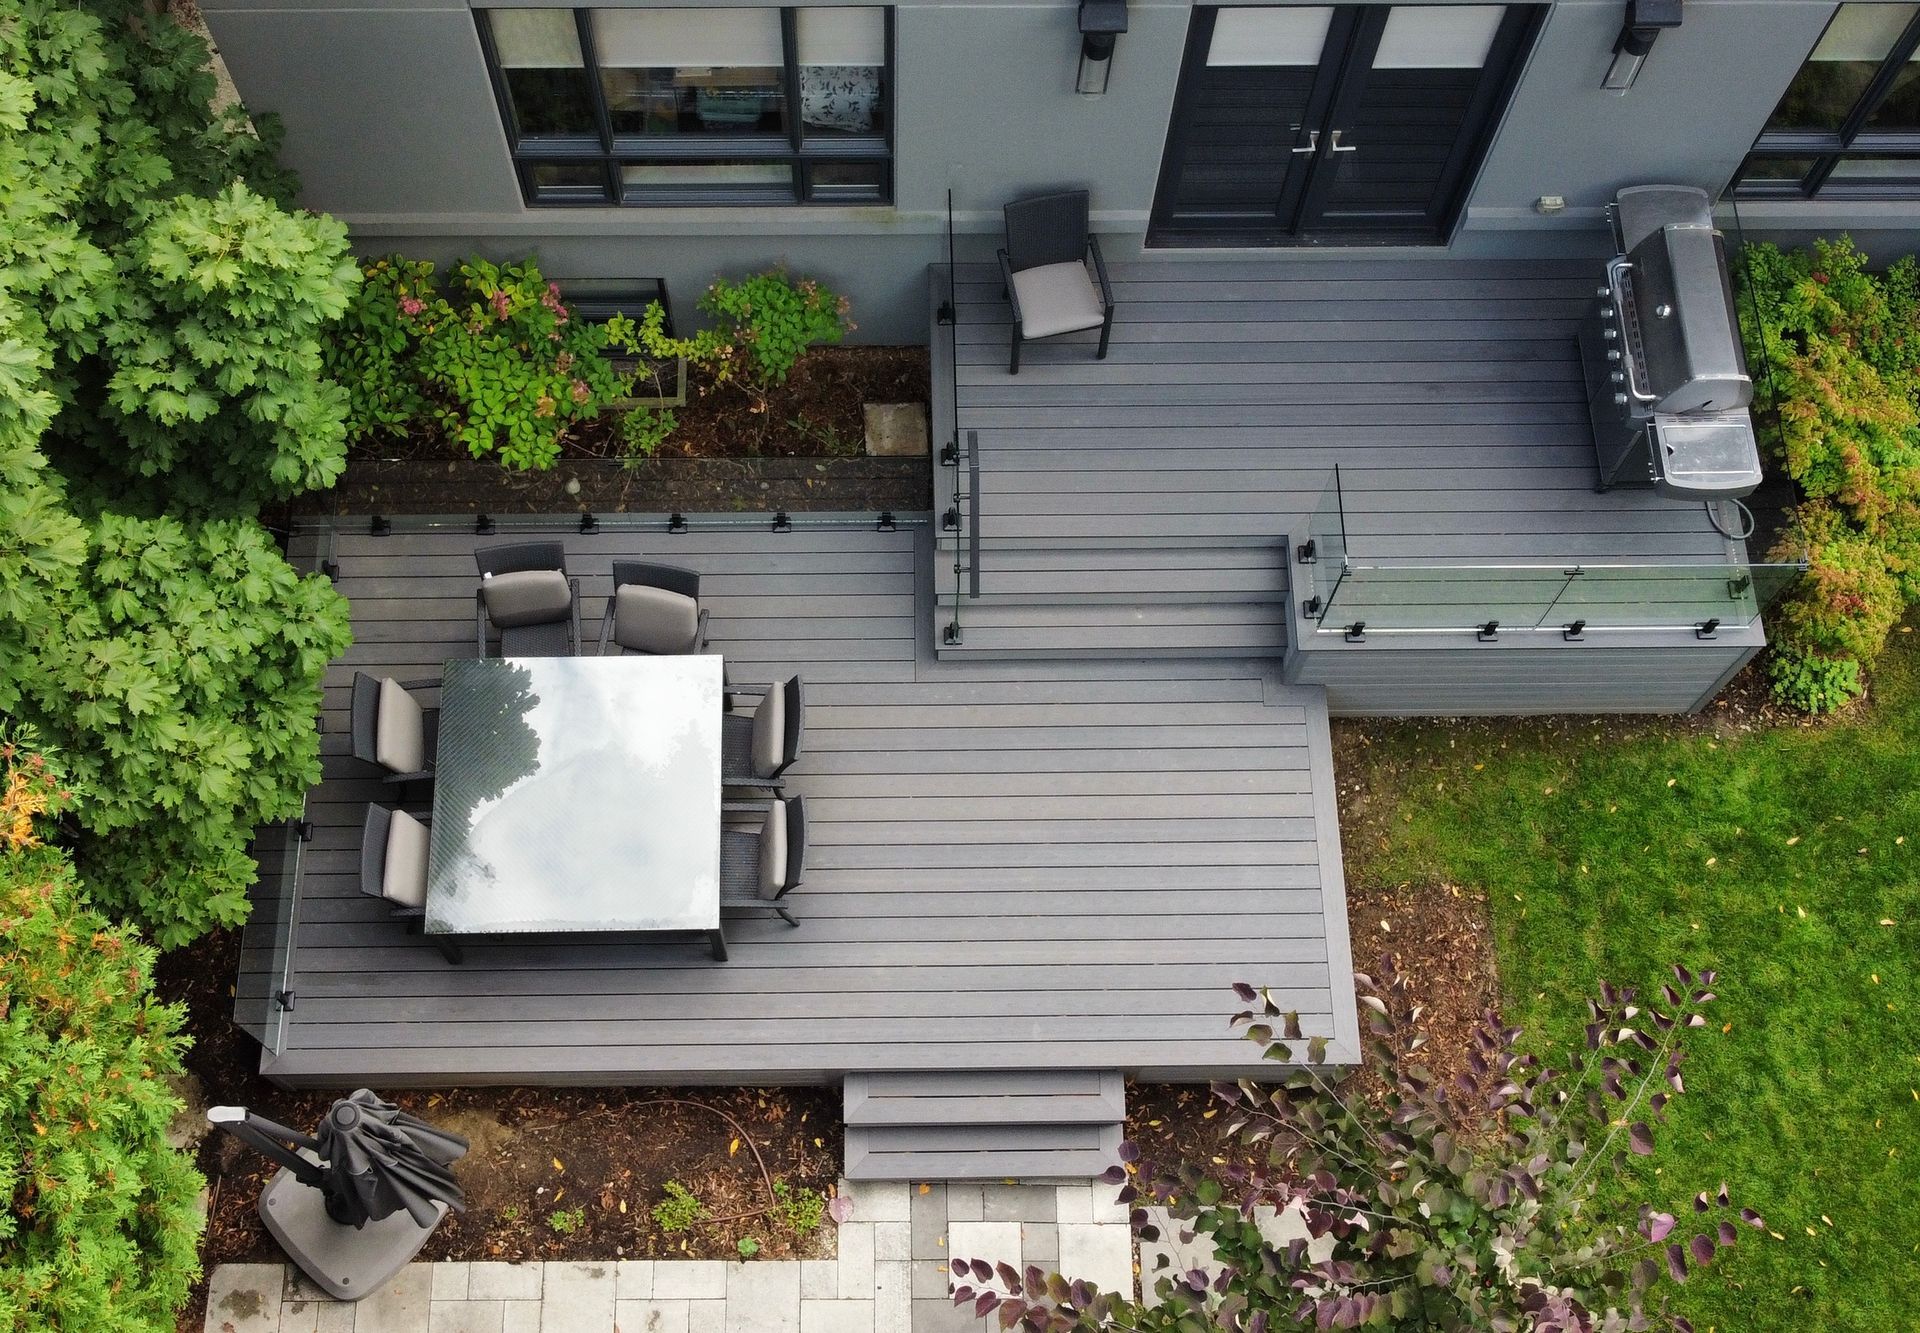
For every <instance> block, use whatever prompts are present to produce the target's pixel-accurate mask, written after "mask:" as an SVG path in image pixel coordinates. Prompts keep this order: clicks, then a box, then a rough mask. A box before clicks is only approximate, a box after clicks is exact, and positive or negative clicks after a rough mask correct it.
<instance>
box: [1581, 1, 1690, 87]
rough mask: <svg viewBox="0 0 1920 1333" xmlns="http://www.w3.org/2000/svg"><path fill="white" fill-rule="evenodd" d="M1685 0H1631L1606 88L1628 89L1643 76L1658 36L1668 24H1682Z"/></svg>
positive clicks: (1608, 69)
mask: <svg viewBox="0 0 1920 1333" xmlns="http://www.w3.org/2000/svg"><path fill="white" fill-rule="evenodd" d="M1680 4H1681V0H1627V21H1626V22H1625V23H1623V24H1621V25H1620V35H1619V37H1617V38H1615V39H1614V43H1613V63H1612V64H1610V65H1608V66H1607V77H1606V78H1604V79H1602V80H1600V86H1601V87H1602V88H1606V89H1609V90H1611V91H1613V92H1616V93H1625V92H1626V91H1627V89H1629V88H1631V87H1633V81H1634V80H1635V79H1637V78H1639V77H1640V67H1641V66H1642V65H1644V64H1646V63H1647V56H1648V54H1649V53H1650V52H1652V50H1653V43H1654V39H1655V38H1657V37H1658V36H1659V35H1660V34H1661V32H1662V31H1663V30H1665V29H1667V28H1677V27H1679V26H1680Z"/></svg>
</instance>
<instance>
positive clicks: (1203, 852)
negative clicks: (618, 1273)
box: [242, 516, 1355, 1086]
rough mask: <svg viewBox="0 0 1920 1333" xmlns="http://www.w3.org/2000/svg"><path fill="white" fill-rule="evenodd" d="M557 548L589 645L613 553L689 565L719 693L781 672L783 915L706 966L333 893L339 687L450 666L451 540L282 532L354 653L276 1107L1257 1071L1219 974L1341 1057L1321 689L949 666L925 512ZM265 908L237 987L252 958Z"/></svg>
mask: <svg viewBox="0 0 1920 1333" xmlns="http://www.w3.org/2000/svg"><path fill="white" fill-rule="evenodd" d="M664 527H665V524H664V523H654V524H651V525H649V526H647V528H646V530H624V531H605V530H603V531H601V532H599V533H596V534H592V535H581V534H578V533H575V532H571V531H569V532H567V533H566V535H565V541H566V543H567V548H568V553H569V554H568V560H569V565H570V568H571V570H572V572H574V573H576V574H577V575H579V576H580V577H581V578H582V581H583V584H584V588H585V594H586V595H585V606H584V609H585V612H586V620H585V625H586V634H587V637H588V639H589V640H591V639H592V638H593V636H594V634H595V632H596V631H597V627H598V617H599V615H600V612H601V606H602V603H603V601H604V598H605V593H606V588H607V582H608V568H609V563H610V561H611V560H613V559H614V558H616V557H635V556H640V557H648V558H657V559H663V560H670V561H673V562H675V563H679V564H684V565H688V566H691V567H694V568H697V569H699V570H700V571H701V572H702V574H703V576H704V583H703V594H704V596H705V598H706V600H707V601H708V604H709V605H710V606H711V609H712V613H713V619H712V635H713V649H714V650H715V651H718V652H720V653H722V654H724V655H725V657H726V658H727V659H728V662H729V666H730V668H731V670H732V673H733V676H734V678H735V679H736V680H740V681H753V680H766V679H771V678H774V677H775V676H778V675H784V674H787V673H790V672H798V673H800V674H801V675H802V677H803V678H804V679H805V681H806V683H807V690H808V718H807V721H808V734H807V739H806V747H805V754H804V756H803V757H802V758H801V759H800V761H799V762H798V763H796V764H795V765H794V767H793V769H792V771H791V773H790V775H789V776H790V781H791V786H792V789H793V790H795V791H797V792H799V793H802V794H804V795H806V796H807V797H808V801H809V812H810V816H811V821H812V825H813V828H812V830H811V832H812V837H811V839H810V847H809V854H808V873H807V878H806V882H805V884H804V886H803V887H802V888H801V889H799V890H797V891H796V894H795V897H794V899H793V900H792V901H793V902H794V906H795V909H796V911H797V912H798V913H799V915H800V916H801V918H802V920H803V925H802V926H801V927H800V928H799V929H797V930H796V929H790V928H788V927H787V926H785V925H783V924H781V923H780V922H778V921H777V920H771V919H761V918H760V917H759V916H758V915H755V916H752V917H742V918H739V919H732V920H730V921H729V926H728V933H729V940H730V945H731V949H732V960H731V961H730V962H728V963H725V964H716V963H713V962H712V961H710V960H709V959H708V958H707V956H706V954H705V951H704V950H703V949H702V948H700V947H699V946H698V945H693V944H689V945H678V944H645V945H643V944H621V943H573V944H563V943H562V944H552V943H543V944H512V943H501V944H475V945H471V946H469V947H468V949H467V954H466V961H465V963H464V964H463V965H461V966H451V965H449V964H447V963H446V962H445V961H443V960H442V959H441V957H440V955H439V954H438V952H437V951H436V950H435V948H434V947H433V946H432V945H431V944H430V943H428V942H427V941H426V940H424V939H423V938H421V937H420V936H417V935H408V934H406V933H405V932H404V930H403V928H402V926H401V925H400V924H399V923H396V922H394V921H392V920H390V919H389V918H388V917H387V914H386V912H385V911H384V909H383V907H382V905H381V904H379V903H378V902H376V901H374V900H371V899H368V898H366V897H364V896H363V895H362V894H361V893H360V892H359V889H358V882H357V856H358V852H357V844H358V840H359V828H360V821H361V818H362V813H363V811H364V808H365V806H366V804H367V802H369V801H370V800H380V799H389V798H390V795H391V789H389V788H385V787H383V785H382V784H381V783H379V782H378V781H376V780H373V779H372V778H370V777H369V776H367V775H366V774H365V773H364V772H363V771H361V770H360V769H359V768H358V766H357V765H355V764H354V762H353V761H352V760H351V758H350V757H349V756H347V754H346V753H345V747H346V733H347V705H348V691H349V684H350V681H351V679H352V675H353V672H354V671H355V670H367V671H371V672H376V673H380V674H391V675H395V676H398V677H400V678H403V679H406V678H413V677H419V676H423V675H425V676H430V675H432V674H433V673H434V672H435V671H437V670H438V668H439V667H440V666H441V664H442V663H443V662H445V661H446V660H448V659H450V658H453V657H458V656H467V655H471V654H472V652H473V587H474V580H475V573H474V561H473V550H474V548H475V546H476V544H482V543H486V542H489V541H496V542H497V541H508V540H513V539H514V536H512V535H508V534H505V533H503V534H502V535H500V536H497V537H492V538H484V537H476V536H474V535H473V534H472V532H471V527H470V524H469V526H467V527H466V528H465V529H464V530H462V529H458V528H454V527H451V526H449V527H447V528H443V529H440V530H436V531H432V532H407V531H396V532H394V533H392V534H391V535H387V536H372V535H369V533H368V529H367V524H366V522H365V520H342V521H341V522H340V525H339V528H338V530H337V531H329V532H328V533H327V534H325V535H324V536H323V537H321V538H319V539H317V541H318V545H317V546H316V544H315V542H316V539H311V538H302V539H301V540H300V542H299V544H298V546H297V550H299V551H302V552H306V553H307V554H308V556H309V557H310V558H312V559H315V560H317V559H319V558H321V557H323V556H325V557H330V558H331V559H333V560H335V561H337V565H338V584H339V587H340V589H341V591H342V592H344V593H345V594H346V595H347V596H348V597H349V598H350V599H351V601H352V608H353V625H354V633H355V645H354V647H353V648H352V650H351V651H350V652H349V653H348V654H347V655H346V656H345V657H343V658H342V659H341V660H339V661H338V662H336V663H334V664H333V666H332V667H331V668H330V669H329V671H328V674H327V677H326V698H325V719H324V720H325V734H324V737H323V742H324V747H323V748H324V752H325V758H324V779H323V781H322V782H321V784H320V785H319V787H318V788H316V789H315V790H314V792H313V793H312V795H311V797H310V800H309V804H308V818H309V819H310V820H311V822H312V826H313V832H312V840H311V842H309V843H308V844H307V845H306V847H305V849H304V855H303V858H302V871H301V876H300V886H299V894H298V898H297V903H296V906H295V910H294V915H295V920H294V928H293V934H292V940H293V943H292V950H293V953H292V966H291V983H290V989H291V991H292V992H293V994H292V1001H293V1008H292V1010H291V1012H289V1013H288V1014H286V1015H285V1019H286V1027H285V1034H284V1041H283V1044H282V1048H281V1049H280V1050H279V1052H278V1053H277V1054H269V1055H268V1056H266V1057H265V1059H264V1061H263V1069H264V1070H265V1072H266V1073H267V1074H268V1075H269V1076H271V1077H273V1078H275V1079H277V1080H281V1081H283V1082H286V1083H289V1084H294V1085H354V1084H358V1083H362V1082H368V1083H372V1084H375V1085H376V1086H397V1085H405V1084H409V1083H412V1084H439V1085H445V1084H448V1083H475V1082H509V1081H511V1082H519V1081H533V1082H576V1083H643V1082H655V1081H667V1082H749V1083H766V1082H778V1081H835V1080H838V1079H839V1078H841V1077H842V1076H843V1075H846V1074H848V1073H850V1072H875V1073H889V1072H896V1073H897V1072H910V1071H921V1070H926V1071H935V1070H989V1069H1001V1068H1008V1069H1032V1070H1073V1069H1087V1070H1102V1069H1108V1070H1125V1071H1128V1072H1144V1073H1149V1074H1154V1075H1161V1076H1168V1077H1179V1078H1200V1077H1208V1076H1212V1075H1214V1074H1218V1073H1223V1072H1227V1071H1231V1070H1235V1069H1244V1068H1247V1067H1249V1065H1250V1060H1249V1057H1250V1056H1251V1055H1252V1054H1253V1053H1254V1052H1253V1048H1252V1047H1250V1046H1249V1045H1248V1044H1247V1043H1245V1042H1242V1041H1239V1040H1236V1039H1234V1038H1232V1037H1231V1036H1229V1035H1228V1032H1227V1027H1226V1022H1225V1019H1226V1015H1227V1014H1228V1013H1229V1012H1231V1010H1232V1008H1233V1000H1232V996H1231V994H1230V992H1229V991H1228V989H1227V988H1228V986H1229V985H1230V983H1232V982H1234V981H1237V980H1250V981H1254V982H1259V983H1265V984H1269V985H1272V986H1274V987H1276V988H1277V989H1278V990H1279V991H1280V993H1281V994H1282V995H1283V996H1284V997H1285V1002H1286V1003H1289V1004H1295V1005H1298V1006H1299V1008H1300V1010H1301V1011H1302V1015H1303V1020H1304V1022H1305V1023H1306V1025H1307V1027H1308V1028H1309V1030H1314V1031H1320V1032H1325V1033H1329V1034H1331V1035H1332V1036H1334V1037H1335V1039H1336V1042H1335V1054H1336V1055H1339V1056H1345V1057H1349V1058H1350V1057H1351V1056H1352V1055H1353V1053H1354V1038H1355V1024H1354V1010H1353V991H1352V988H1351V985H1350V983H1349V981H1348V977H1349V973H1350V962H1349V957H1348V944H1347V936H1346V915H1345V905H1344V898H1343V887H1342V880H1341V869H1340V853H1339V844H1338V829H1337V821H1336V817H1335V811H1334V805H1333V797H1334V786H1333V779H1332V772H1331V760H1330V754H1329V748H1328V738H1327V729H1326V727H1327V723H1326V708H1325V700H1324V695H1323V694H1322V692H1321V691H1319V690H1318V689H1312V688H1298V687H1290V686H1287V685H1284V684H1282V683H1281V682H1280V681H1279V678H1278V672H1277V664H1275V663H1273V662H1271V661H1259V660H1246V659H1227V658H1223V659H1220V660H1213V661H1167V662H1157V663H1156V662H1087V663H1072V662H976V661H963V662H946V661H938V660H936V659H935V656H934V654H933V652H932V650H931V637H932V635H933V633H934V626H935V623H936V621H935V617H934V615H933V608H932V606H931V596H932V591H931V587H932V579H933V566H934V563H935V561H934V558H933V552H932V542H931V538H930V532H929V527H928V526H927V525H926V520H925V516H920V517H919V518H918V519H917V520H916V521H915V522H914V523H912V524H910V525H907V526H903V527H902V528H901V529H900V530H898V531H895V532H881V531H876V530H875V529H874V527H873V526H872V525H871V524H866V525H851V524H850V525H845V526H836V527H812V526H804V525H802V526H796V528H795V529H794V530H793V531H789V532H780V533H776V532H771V531H769V530H767V528H766V527H765V526H764V525H760V524H756V525H754V526H752V527H739V526H737V527H730V528H708V527H703V526H702V525H701V524H699V523H698V522H696V524H695V529H694V530H693V531H692V532H689V533H685V534H675V535H669V534H668V533H667V532H665V531H664V530H663V529H664ZM269 919H270V916H269V915H263V916H262V918H261V922H262V924H261V925H260V926H259V927H258V928H257V929H256V930H255V932H254V934H253V935H251V936H250V937H249V941H248V947H247V949H246V951H245V960H244V962H243V977H242V986H243V988H245V987H246V986H249V985H253V986H257V985H258V984H259V983H260V981H261V978H262V976H263V974H264V972H265V969H266V965H267V953H268V949H267V939H266V936H267V933H268V931H269V926H268V924H267V922H268V920H269Z"/></svg>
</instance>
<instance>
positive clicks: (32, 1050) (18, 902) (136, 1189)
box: [0, 745, 204, 1333]
mask: <svg viewBox="0 0 1920 1333" xmlns="http://www.w3.org/2000/svg"><path fill="white" fill-rule="evenodd" d="M0 754H3V755H4V764H3V766H0V772H4V775H5V780H6V789H5V795H4V796H0V805H4V806H5V807H6V810H5V814H6V815H7V818H6V819H4V820H0V997H4V998H3V999H0V1192H3V1193H4V1194H5V1207H4V1208H0V1328H5V1329H8V1330H15V1331H17V1333H39V1331H40V1330H47V1331H48V1333H52V1331H53V1330H75V1329H113V1330H116V1333H119V1331H122V1330H124V1331H125V1333H171V1331H172V1329H173V1327H174V1311H175V1310H176V1309H177V1308H178V1307H179V1305H180V1303H181V1302H182V1301H183V1300H185V1298H186V1295H187V1289H188V1286H189V1284H190V1283H191V1282H192V1281H193V1278H194V1276H195V1274H196V1273H198V1271H199V1260H198V1253H197V1251H198V1243H199V1236H200V1229H201V1218H200V1215H199V1211H198V1209H197V1207H196V1204H195V1199H196V1196H197V1195H198V1193H199V1191H200V1189H201V1187H202V1185H203V1184H204V1182H203V1181H202V1179H201V1177H200V1174H199V1172H197V1171H195V1170H194V1169H193V1166H192V1164H191V1162H190V1161H189V1160H188V1158H187V1156H186V1155H185V1154H184V1153H181V1152H178V1151H176V1150H175V1149H174V1148H172V1147H171V1146H170V1145H169V1144H168V1143H167V1141H166V1138H165V1131H166V1127H167V1124H168V1122H169V1121H170V1120H171V1119H172V1118H173V1117H174V1116H175V1115H177V1114H178V1113H179V1111H180V1101H179V1099H178V1098H177V1097H175V1096H174V1095H173V1093H172V1092H171V1091H170V1090H169V1088H168V1086H167V1084H166V1082H165V1080H166V1079H167V1078H168V1077H170V1076H172V1075H176V1074H178V1073H179V1072H180V1055H181V1051H182V1049H183V1048H184V1046H185V1044H186V1039H185V1038H184V1037H183V1036H181V1035H180V1027H181V1023H182V1021H183V1019H184V1014H183V1013H182V1011H181V1009H180V1008H179V1006H176V1005H165V1004H160V1003H158V1002H156V1001H155V999H154V998H153V994H152V990H151V980H152V968H153V950H152V949H151V948H149V947H148V946H146V945H144V944H142V943H141V942H140V938H139V936H138V935H137V934H136V933H135V932H134V931H133V930H132V928H130V927H127V926H116V925H112V924H110V923H109V922H108V921H107V920H106V919H105V918H104V917H102V916H101V915H100V914H99V913H98V912H96V911H94V910H92V909H91V908H89V907H87V906H86V905H85V904H84V903H83V902H81V901H80V897H79V892H78V885H77V883H76V881H75V879H74V875H73V870H72V868H71V867H70V866H69V865H68V864H67V860H66V857H65V855H64V853H62V852H60V851H59V850H57V849H55V848H50V847H44V846H39V845H37V844H36V839H35V838H34V836H33V834H32V831H31V829H32V819H33V817H34V816H35V815H36V814H41V813H46V812H48V811H49V810H50V809H53V808H57V805H58V800H57V799H56V798H57V797H58V796H59V793H58V792H57V791H53V790H51V789H50V788H49V785H48V781H47V778H48V774H47V770H46V769H45V766H44V765H43V764H42V763H41V761H39V759H38V757H37V756H32V757H29V756H25V755H22V754H21V753H20V752H19V751H17V750H15V749H14V747H13V746H11V745H9V746H7V747H5V750H4V752H0ZM23 831H24V835H23Z"/></svg>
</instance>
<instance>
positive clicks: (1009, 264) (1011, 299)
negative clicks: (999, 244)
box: [999, 250, 1020, 330]
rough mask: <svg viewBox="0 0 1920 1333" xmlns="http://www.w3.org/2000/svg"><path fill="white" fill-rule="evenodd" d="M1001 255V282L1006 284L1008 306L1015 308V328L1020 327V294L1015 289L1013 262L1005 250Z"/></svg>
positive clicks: (1000, 252)
mask: <svg viewBox="0 0 1920 1333" xmlns="http://www.w3.org/2000/svg"><path fill="white" fill-rule="evenodd" d="M999 255H1000V281H1001V282H1003V283H1005V284H1006V288H1007V304H1008V305H1010V306H1012V307H1013V327H1014V328H1015V329H1016V330H1017V329H1019V327H1020V293H1019V292H1017V291H1015V290H1014V289H1013V261H1012V260H1011V259H1008V258H1007V252H1006V251H1005V250H1001V251H999Z"/></svg>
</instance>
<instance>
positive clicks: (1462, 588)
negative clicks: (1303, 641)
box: [1320, 564, 1567, 633]
mask: <svg viewBox="0 0 1920 1333" xmlns="http://www.w3.org/2000/svg"><path fill="white" fill-rule="evenodd" d="M1566 585H1567V575H1566V571H1565V570H1562V569H1559V568H1538V567H1516V568H1503V567H1495V566H1481V567H1469V566H1416V565H1363V564H1349V565H1348V566H1347V568H1346V573H1345V574H1344V575H1343V576H1342V577H1341V579H1340V582H1339V586H1338V587H1337V588H1336V589H1335V591H1334V594H1333V596H1332V597H1330V598H1329V599H1328V606H1327V608H1326V611H1325V613H1324V614H1323V615H1322V617H1321V621H1320V626H1321V628H1322V629H1325V630H1335V629H1337V630H1343V631H1344V630H1347V629H1350V628H1351V627H1352V626H1354V625H1356V624H1364V625H1365V626H1366V628H1367V632H1368V633H1373V632H1375V631H1383V632H1384V631H1392V630H1463V629H1475V630H1477V629H1482V628H1484V627H1485V626H1486V625H1487V624H1488V622H1490V621H1491V622H1498V625H1499V628H1500V629H1502V630H1505V629H1531V628H1533V627H1534V626H1536V625H1538V624H1540V623H1541V621H1542V619H1543V618H1544V617H1545V616H1547V615H1548V614H1550V613H1551V610H1552V608H1553V606H1554V603H1555V601H1556V600H1557V599H1558V598H1559V596H1560V594H1561V592H1562V590H1563V589H1564V588H1565V587H1566Z"/></svg>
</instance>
